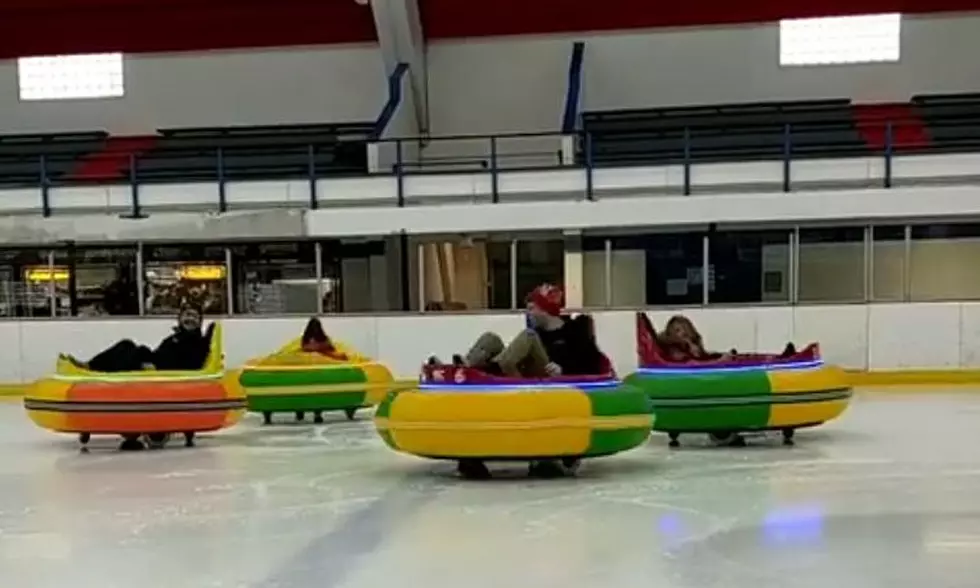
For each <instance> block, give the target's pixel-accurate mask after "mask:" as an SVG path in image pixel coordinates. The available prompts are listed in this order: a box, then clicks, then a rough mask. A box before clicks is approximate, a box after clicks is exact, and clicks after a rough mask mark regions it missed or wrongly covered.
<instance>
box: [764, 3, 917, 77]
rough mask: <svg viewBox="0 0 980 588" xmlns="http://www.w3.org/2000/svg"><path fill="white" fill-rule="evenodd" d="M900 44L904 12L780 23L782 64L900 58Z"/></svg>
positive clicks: (799, 19)
mask: <svg viewBox="0 0 980 588" xmlns="http://www.w3.org/2000/svg"><path fill="white" fill-rule="evenodd" d="M901 46H902V15H901V14H868V15H861V16H833V17H826V18H794V19H789V20H782V21H780V22H779V64H780V65H784V66H800V65H834V64H846V63H875V62H889V61H898V59H899V56H900V55H901Z"/></svg>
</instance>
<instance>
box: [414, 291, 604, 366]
mask: <svg viewBox="0 0 980 588" xmlns="http://www.w3.org/2000/svg"><path fill="white" fill-rule="evenodd" d="M564 302H565V295H564V292H562V290H561V288H559V287H557V286H554V285H551V284H543V285H541V286H538V287H537V288H535V289H534V290H533V291H532V292H531V293H530V294H528V297H527V316H528V319H529V328H527V329H525V330H523V331H521V332H520V333H518V334H517V335H516V336H515V337H514V338H513V339H511V341H510V343H507V344H504V340H503V339H502V338H501V337H500V335H498V334H497V333H493V332H486V333H483V334H482V335H480V336H479V337H478V338H477V340H476V342H475V343H474V344H473V346H472V347H471V348H470V350H469V351H468V352H467V353H466V356H465V357H461V356H455V357H454V358H453V362H454V363H455V364H457V365H465V366H467V367H472V368H477V369H479V370H482V371H485V372H487V373H489V374H493V375H500V376H507V377H512V378H534V379H544V378H549V377H555V376H561V375H565V376H584V375H596V374H600V373H602V372H604V371H606V369H605V368H606V366H605V359H604V356H603V355H602V352H601V351H599V347H598V345H597V344H596V341H595V333H594V329H593V324H592V319H591V317H589V316H587V315H579V316H577V317H575V318H570V317H568V316H563V315H562V309H563V307H564ZM429 362H430V363H437V362H438V360H437V359H436V358H430V359H429Z"/></svg>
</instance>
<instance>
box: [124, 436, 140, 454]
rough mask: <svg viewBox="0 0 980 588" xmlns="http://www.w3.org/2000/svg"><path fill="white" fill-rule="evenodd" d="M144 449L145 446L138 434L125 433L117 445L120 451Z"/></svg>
mask: <svg viewBox="0 0 980 588" xmlns="http://www.w3.org/2000/svg"><path fill="white" fill-rule="evenodd" d="M144 449H146V446H145V445H143V442H142V441H140V438H139V435H126V436H125V437H123V442H122V444H121V445H120V446H119V450H120V451H142V450H144Z"/></svg>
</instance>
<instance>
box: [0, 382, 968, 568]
mask: <svg viewBox="0 0 980 588" xmlns="http://www.w3.org/2000/svg"><path fill="white" fill-rule="evenodd" d="M978 410H980V397H977V398H974V396H972V395H969V394H931V395H925V394H922V395H916V396H911V397H910V396H905V395H903V396H883V395H867V396H863V397H860V398H858V401H857V402H855V405H854V407H853V408H852V412H850V413H848V414H847V415H845V416H844V417H843V418H842V419H841V420H840V421H839V422H835V423H832V424H830V425H829V426H827V427H825V428H820V429H814V430H810V431H801V432H800V434H799V437H798V444H797V446H796V447H794V448H786V447H782V446H781V445H779V444H778V443H762V444H758V445H752V446H750V447H748V448H745V449H741V450H730V449H724V448H722V449H718V448H712V447H710V446H709V445H708V443H707V442H704V443H698V444H693V443H692V446H690V447H685V448H682V449H681V450H678V451H670V450H668V449H667V447H666V443H665V441H664V439H663V438H661V437H654V440H652V441H651V442H650V443H649V444H647V445H646V446H644V447H641V448H639V449H637V450H635V451H632V452H629V453H626V454H624V455H622V456H618V457H614V458H610V459H608V460H602V461H596V462H595V463H587V464H586V465H585V466H583V468H582V470H581V476H580V478H579V479H575V480H558V481H556V482H553V483H552V482H546V481H535V480H528V479H526V478H525V477H524V476H521V475H515V476H512V477H504V479H501V480H495V481H493V482H491V483H487V484H481V483H464V482H461V481H459V480H457V479H456V478H455V477H454V476H453V474H452V472H453V468H452V465H451V464H446V463H440V462H428V461H423V460H416V459H413V458H409V457H405V456H402V455H398V454H395V453H393V452H391V451H389V450H387V449H386V448H385V447H384V446H383V444H382V443H381V442H380V441H379V440H378V439H377V437H376V434H375V432H374V431H373V429H372V426H371V423H370V422H369V421H368V420H367V419H366V418H364V419H362V420H361V421H358V422H353V423H348V422H341V421H337V422H328V423H326V424H324V425H316V426H314V425H311V424H307V425H284V426H275V427H262V426H261V425H260V424H259V423H258V421H256V420H249V421H247V423H246V424H245V425H243V426H241V427H238V428H235V429H232V430H230V431H227V432H224V433H222V434H219V435H214V436H210V437H206V438H203V439H202V440H201V444H200V445H201V446H200V447H199V448H198V449H196V450H183V449H179V448H177V449H174V450H168V451H160V452H144V453H141V454H130V455H127V454H119V453H116V452H115V451H113V450H110V449H109V448H105V450H102V449H100V450H98V451H94V452H93V453H92V454H90V455H82V454H79V453H78V450H77V446H76V445H75V444H74V440H73V439H69V438H59V437H57V436H54V435H50V434H46V433H44V432H43V431H38V430H36V429H35V428H33V427H32V426H31V425H30V424H29V423H28V422H27V421H26V419H25V418H24V416H23V414H22V411H21V409H20V407H19V406H18V405H17V404H14V403H3V404H0V489H2V490H0V492H2V494H0V497H2V498H0V570H3V573H4V578H5V580H7V581H8V583H9V584H10V585H12V586H14V585H16V586H24V587H25V588H28V587H31V588H32V587H35V586H38V587H47V586H52V587H55V586H57V587H61V586H65V585H71V586H80V587H88V586H98V587H99V588H102V587H105V586H136V585H138V586H141V587H143V588H155V587H158V586H159V587H164V586H166V587H168V588H170V587H172V586H174V585H185V586H195V587H197V586H201V587H204V586H244V587H249V588H251V587H255V588H258V587H260V586H261V587H263V588H264V587H267V586H319V587H343V588H368V587H371V588H375V587H377V586H381V585H388V584H391V583H392V582H393V581H396V582H397V583H399V584H405V585H418V586H426V585H429V586H457V585H458V586H467V588H470V587H487V588H492V587H493V588H495V587H499V586H501V585H504V586H507V585H512V586H532V585H533V586H536V587H550V586H561V587H562V588H574V587H576V586H582V587H586V586H590V587H591V586H610V585H615V586H619V587H632V586H637V587H639V586H643V587H644V588H648V587H649V586H651V585H657V586H665V587H691V588H694V587H697V588H704V587H709V588H710V587H714V586H747V585H750V586H753V587H766V586H779V587H780V588H782V587H783V586H786V585H787V584H792V585H793V586H794V588H795V587H797V586H801V587H804V588H808V587H811V586H812V587H814V588H817V587H819V588H826V586H828V585H830V584H831V583H835V584H838V585H841V586H843V587H844V588H847V587H849V586H853V587H855V588H857V587H858V586H862V587H863V586H877V585H888V586H889V587H890V588H896V587H898V588H901V587H904V586H909V587H910V588H911V587H913V586H914V587H915V588H921V587H922V586H924V585H936V586H954V587H958V586H964V587H967V586H970V587H972V586H975V578H976V572H977V566H976V564H975V563H974V562H975V561H976V554H977V552H978V551H980V533H978V532H977V529H980V506H977V501H976V496H977V495H978V494H980V454H978V453H977V452H976V447H977V445H978V444H980V427H977V426H976V423H975V412H976V411H978Z"/></svg>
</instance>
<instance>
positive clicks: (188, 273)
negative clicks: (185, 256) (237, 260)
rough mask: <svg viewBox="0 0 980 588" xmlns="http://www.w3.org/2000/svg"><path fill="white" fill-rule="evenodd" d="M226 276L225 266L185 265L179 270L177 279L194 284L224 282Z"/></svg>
mask: <svg viewBox="0 0 980 588" xmlns="http://www.w3.org/2000/svg"><path fill="white" fill-rule="evenodd" d="M225 274H226V270H225V266H223V265H183V266H180V267H179V268H177V279H179V280H189V281H193V282H211V281H214V280H223V279H224V277H225Z"/></svg>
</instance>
